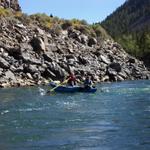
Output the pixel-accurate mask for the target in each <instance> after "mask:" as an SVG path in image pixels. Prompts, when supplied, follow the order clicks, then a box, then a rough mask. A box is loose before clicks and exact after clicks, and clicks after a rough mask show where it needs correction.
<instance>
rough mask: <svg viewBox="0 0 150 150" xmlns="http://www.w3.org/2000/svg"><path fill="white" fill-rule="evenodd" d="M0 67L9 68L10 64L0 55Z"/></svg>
mask: <svg viewBox="0 0 150 150" xmlns="http://www.w3.org/2000/svg"><path fill="white" fill-rule="evenodd" d="M0 67H1V68H3V69H9V67H10V64H9V63H8V62H7V61H6V60H5V59H3V58H2V57H0Z"/></svg>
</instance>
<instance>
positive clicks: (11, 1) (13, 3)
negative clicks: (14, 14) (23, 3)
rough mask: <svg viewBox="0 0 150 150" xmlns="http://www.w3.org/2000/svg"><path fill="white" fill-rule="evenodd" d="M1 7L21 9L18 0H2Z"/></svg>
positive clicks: (0, 0)
mask: <svg viewBox="0 0 150 150" xmlns="http://www.w3.org/2000/svg"><path fill="white" fill-rule="evenodd" d="M0 7H2V8H11V9H12V10H14V11H21V7H20V6H19V3H18V0H0Z"/></svg>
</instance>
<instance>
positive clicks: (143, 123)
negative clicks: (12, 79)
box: [0, 81, 150, 150]
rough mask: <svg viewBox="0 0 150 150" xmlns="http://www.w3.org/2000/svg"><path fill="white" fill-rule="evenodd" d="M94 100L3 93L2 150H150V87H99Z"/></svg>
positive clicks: (32, 90)
mask: <svg viewBox="0 0 150 150" xmlns="http://www.w3.org/2000/svg"><path fill="white" fill-rule="evenodd" d="M97 88H98V91H97V92H96V93H95V94H86V93H74V94H58V93H57V94H56V93H54V94H52V95H45V91H44V90H41V89H46V87H41V88H39V87H26V88H8V89H0V149H1V150H149V149H150V81H126V82H120V83H104V84H99V85H97Z"/></svg>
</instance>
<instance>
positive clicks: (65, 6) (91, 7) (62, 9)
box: [19, 0, 126, 23]
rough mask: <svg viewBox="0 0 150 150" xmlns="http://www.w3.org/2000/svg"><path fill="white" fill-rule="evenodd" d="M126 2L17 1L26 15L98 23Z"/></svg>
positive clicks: (103, 0)
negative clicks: (52, 16) (45, 15)
mask: <svg viewBox="0 0 150 150" xmlns="http://www.w3.org/2000/svg"><path fill="white" fill-rule="evenodd" d="M125 1H126V0H19V2H20V5H21V7H22V10H23V12H25V13H27V14H33V13H46V14H48V15H50V14H53V15H54V16H57V17H59V18H64V19H73V18H77V19H84V20H86V21H87V22H88V23H95V22H100V21H102V20H103V19H105V18H106V16H108V15H109V14H110V13H112V12H113V11H114V10H116V8H117V7H119V6H120V5H121V4H123V3H124V2H125Z"/></svg>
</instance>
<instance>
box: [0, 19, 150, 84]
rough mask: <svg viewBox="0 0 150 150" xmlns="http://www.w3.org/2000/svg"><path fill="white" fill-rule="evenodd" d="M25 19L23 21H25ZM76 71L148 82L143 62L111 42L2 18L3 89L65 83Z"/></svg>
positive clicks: (0, 61)
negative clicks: (53, 81) (52, 82)
mask: <svg viewBox="0 0 150 150" xmlns="http://www.w3.org/2000/svg"><path fill="white" fill-rule="evenodd" d="M22 20H23V21H22ZM70 70H73V71H74V72H75V74H76V75H78V77H79V79H81V78H82V77H83V76H84V75H85V74H90V75H92V76H93V78H94V80H95V81H96V82H103V81H123V80H134V79H148V78H149V75H150V73H149V72H148V71H147V69H146V68H145V66H144V64H143V62H141V61H138V60H137V59H135V58H134V57H131V56H130V55H128V54H127V53H126V52H125V51H124V50H123V48H122V47H121V46H120V45H119V44H118V43H116V42H114V41H113V40H112V39H98V38H97V37H93V36H92V35H87V34H84V33H83V32H82V31H80V30H77V29H75V28H73V27H71V26H69V27H68V28H65V27H63V28H61V29H59V34H58V32H56V30H48V29H45V28H43V27H41V26H40V25H39V23H38V22H35V21H34V23H31V22H30V23H29V22H28V23H27V22H26V23H25V22H24V19H22V17H21V19H18V18H16V17H13V18H11V19H10V17H8V18H7V17H1V20H0V86H1V87H8V86H26V85H36V84H46V83H48V81H49V80H50V79H52V80H63V78H64V77H66V76H67V75H68V72H69V71H70Z"/></svg>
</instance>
